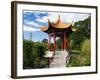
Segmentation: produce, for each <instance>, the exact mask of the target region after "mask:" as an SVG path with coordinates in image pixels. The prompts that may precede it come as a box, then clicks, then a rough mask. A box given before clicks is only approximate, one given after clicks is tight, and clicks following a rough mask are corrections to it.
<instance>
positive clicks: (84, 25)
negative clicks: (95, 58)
mask: <svg viewBox="0 0 100 80" xmlns="http://www.w3.org/2000/svg"><path fill="white" fill-rule="evenodd" d="M75 27H76V28H77V31H76V32H74V33H72V34H71V48H72V50H74V53H73V52H70V54H72V53H73V54H72V56H71V59H70V61H69V64H68V65H67V66H69V67H70V66H72V67H73V66H90V65H91V17H90V16H89V17H88V18H87V19H85V20H82V21H78V22H76V23H75ZM77 50H79V51H78V53H77V54H76V52H77ZM75 51H76V52H75Z"/></svg>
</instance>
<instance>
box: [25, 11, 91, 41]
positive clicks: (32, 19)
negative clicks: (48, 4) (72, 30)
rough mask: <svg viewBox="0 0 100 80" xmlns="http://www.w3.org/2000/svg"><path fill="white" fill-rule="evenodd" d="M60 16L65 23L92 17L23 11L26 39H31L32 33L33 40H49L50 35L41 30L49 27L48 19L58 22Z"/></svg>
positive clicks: (81, 14)
mask: <svg viewBox="0 0 100 80" xmlns="http://www.w3.org/2000/svg"><path fill="white" fill-rule="evenodd" d="M58 15H60V17H61V21H63V22H64V23H71V22H72V21H74V22H76V21H79V20H84V19H86V18H88V17H89V16H90V14H86V13H67V12H66V13H65V12H64V13H62V12H47V11H25V10H24V11H23V32H24V39H27V40H29V39H30V33H32V40H33V41H35V42H37V41H42V40H43V39H44V38H46V39H48V35H47V34H46V33H44V32H42V31H41V30H40V29H39V28H40V27H43V26H48V23H47V19H49V20H50V21H51V22H56V21H57V19H58Z"/></svg>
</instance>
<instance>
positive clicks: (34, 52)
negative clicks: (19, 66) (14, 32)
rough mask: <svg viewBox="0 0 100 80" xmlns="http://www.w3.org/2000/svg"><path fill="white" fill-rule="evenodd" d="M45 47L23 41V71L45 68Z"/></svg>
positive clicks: (37, 43)
mask: <svg viewBox="0 0 100 80" xmlns="http://www.w3.org/2000/svg"><path fill="white" fill-rule="evenodd" d="M46 50H47V45H46V44H45V43H40V42H32V41H28V40H24V42H23V69H32V68H43V67H47V64H48V61H47V59H45V58H44V55H45V51H46Z"/></svg>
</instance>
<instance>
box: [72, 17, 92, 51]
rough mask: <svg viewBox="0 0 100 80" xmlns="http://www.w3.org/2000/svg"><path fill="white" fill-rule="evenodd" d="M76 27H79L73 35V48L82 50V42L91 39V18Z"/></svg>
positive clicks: (76, 24) (78, 23)
mask: <svg viewBox="0 0 100 80" xmlns="http://www.w3.org/2000/svg"><path fill="white" fill-rule="evenodd" d="M75 26H76V27H77V31H76V32H74V33H73V34H72V35H71V38H72V40H73V43H74V46H73V47H72V48H73V49H79V50H81V47H82V44H81V43H82V41H84V39H90V32H91V29H90V28H91V17H88V18H87V19H85V20H83V21H78V22H76V23H75Z"/></svg>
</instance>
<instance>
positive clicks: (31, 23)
mask: <svg viewBox="0 0 100 80" xmlns="http://www.w3.org/2000/svg"><path fill="white" fill-rule="evenodd" d="M25 24H27V25H30V26H31V27H35V28H39V27H41V26H42V25H40V24H38V23H36V22H34V21H25ZM30 26H29V27H30Z"/></svg>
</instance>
